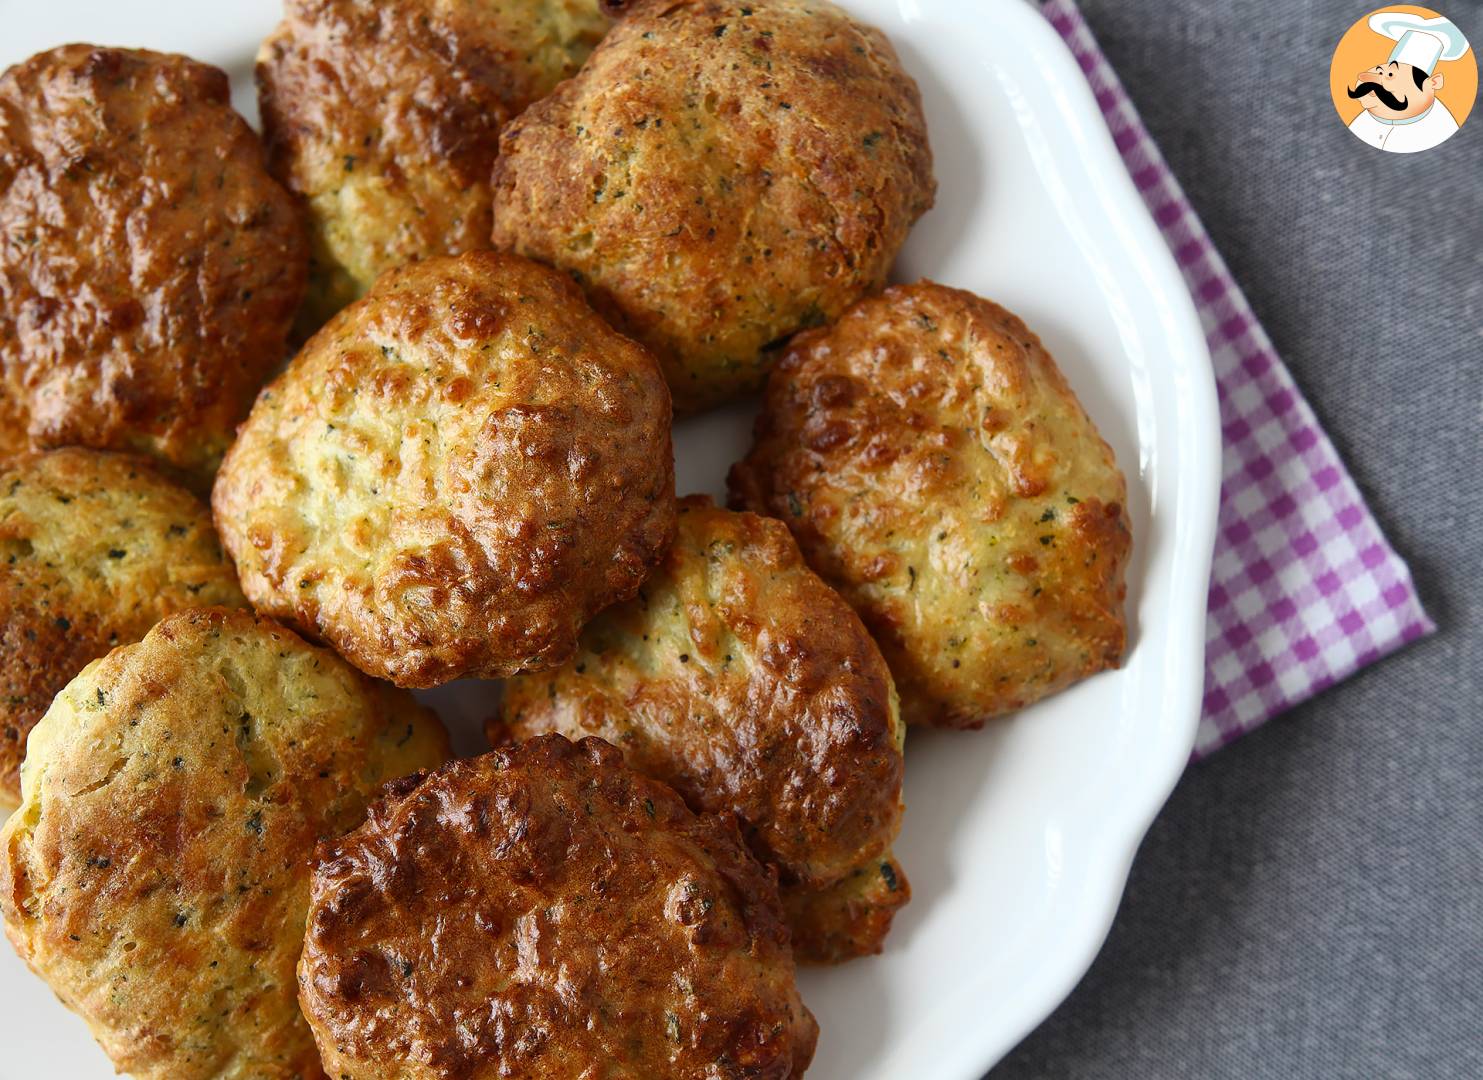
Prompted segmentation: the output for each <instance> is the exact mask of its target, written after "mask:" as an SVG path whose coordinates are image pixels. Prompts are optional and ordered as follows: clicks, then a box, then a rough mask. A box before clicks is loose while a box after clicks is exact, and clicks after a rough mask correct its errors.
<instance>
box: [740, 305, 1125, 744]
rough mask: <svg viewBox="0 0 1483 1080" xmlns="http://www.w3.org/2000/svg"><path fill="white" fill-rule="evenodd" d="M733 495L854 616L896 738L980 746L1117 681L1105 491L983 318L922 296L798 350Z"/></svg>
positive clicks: (994, 324) (1007, 318) (1119, 506)
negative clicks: (933, 731) (788, 533)
mask: <svg viewBox="0 0 1483 1080" xmlns="http://www.w3.org/2000/svg"><path fill="white" fill-rule="evenodd" d="M731 484H732V490H733V494H734V497H735V500H736V502H737V503H738V504H739V505H743V506H746V507H749V508H751V509H755V510H759V511H762V512H766V513H770V514H773V515H775V516H776V517H779V518H781V519H782V520H783V521H784V522H786V523H787V524H788V526H789V527H790V528H791V529H792V530H793V533H794V535H795V536H797V537H798V541H799V544H800V545H801V547H802V548H803V552H804V555H805V556H806V557H807V558H808V561H809V564H810V565H811V566H813V567H814V568H815V569H816V570H818V571H819V573H820V574H821V575H823V577H824V578H825V580H827V581H829V582H831V583H833V584H834V585H835V587H836V588H838V589H839V590H840V592H841V593H843V594H844V596H845V598H846V599H847V600H849V601H850V603H851V604H853V605H854V607H855V609H856V610H857V611H859V612H860V614H861V616H862V617H863V618H864V620H865V624H866V625H867V626H869V627H870V629H871V630H872V631H873V632H874V634H875V636H876V640H877V641H879V642H880V644H881V648H882V651H883V652H884V653H885V655H886V660H887V662H888V663H889V664H890V665H891V671H892V673H893V674H894V675H895V676H896V683H897V686H898V688H899V690H900V692H901V705H902V712H903V714H904V715H905V716H906V718H907V720H908V721H910V722H912V723H923V724H937V725H941V726H945V727H978V726H980V725H982V724H983V723H984V721H986V720H988V719H990V718H991V717H994V716H998V715H1000V714H1002V713H1005V712H1009V711H1011V710H1013V709H1018V708H1021V707H1022V706H1025V705H1028V704H1030V703H1031V702H1033V701H1036V700H1038V699H1039V698H1041V697H1043V696H1045V695H1046V694H1049V693H1052V692H1054V691H1056V690H1059V689H1061V688H1062V687H1065V686H1067V685H1069V684H1070V683H1072V682H1075V681H1076V680H1078V679H1081V678H1083V677H1085V676H1087V675H1091V674H1093V673H1095V672H1098V671H1101V670H1103V669H1105V668H1110V667H1116V666H1117V665H1118V664H1119V663H1120V662H1121V659H1122V654H1123V646H1124V642H1125V630H1124V622H1123V611H1122V606H1123V594H1124V584H1123V574H1124V570H1125V567H1126V565H1127V561H1128V553H1129V547H1130V540H1129V528H1128V518H1127V513H1126V511H1125V509H1124V507H1125V505H1126V502H1127V489H1126V484H1125V482H1124V480H1123V475H1122V472H1121V471H1120V470H1119V469H1118V467H1117V463H1116V461H1114V460H1113V456H1112V450H1111V449H1110V448H1109V447H1108V445H1107V444H1106V443H1105V442H1104V441H1103V440H1102V437H1101V436H1100V435H1099V434H1098V433H1097V429H1096V427H1095V426H1093V424H1092V422H1091V420H1090V418H1088V416H1087V414H1086V412H1085V410H1084V409H1083V408H1082V407H1081V404H1080V402H1078V401H1077V399H1076V396H1075V394H1074V393H1072V391H1071V388H1070V386H1068V385H1067V383H1066V380H1065V378H1064V377H1063V376H1062V375H1061V372H1060V370H1059V369H1058V368H1057V367H1056V364H1055V361H1054V360H1053V359H1052V358H1051V356H1050V354H1049V353H1048V352H1046V350H1045V348H1044V347H1043V346H1042V345H1041V343H1040V339H1039V338H1037V337H1036V336H1035V335H1034V334H1032V333H1031V332H1030V331H1029V330H1028V329H1027V328H1026V326H1025V324H1024V323H1023V322H1022V321H1020V319H1018V318H1017V317H1015V316H1014V315H1012V314H1010V313H1009V312H1008V311H1006V310H1004V309H1003V308H1002V307H1000V306H999V305H997V304H994V303H991V302H990V301H988V300H984V299H981V298H979V297H977V296H974V295H972V294H971V293H967V292H963V291H960V290H958V289H950V288H946V287H944V286H941V285H936V284H933V283H931V282H922V283H919V284H916V285H909V286H898V287H895V288H891V289H888V290H886V292H885V293H884V294H882V295H881V296H879V297H876V298H873V299H870V300H865V301H862V302H861V303H859V304H857V305H856V306H855V307H854V308H852V309H851V310H850V312H849V313H848V314H846V315H845V316H844V317H843V318H842V319H841V320H840V321H839V323H838V324H837V325H835V326H833V327H831V328H829V329H827V330H818V331H813V332H810V333H809V334H806V335H802V336H800V337H799V338H798V339H796V340H795V341H794V343H793V344H792V345H791V346H790V348H789V350H788V354H787V356H786V357H785V358H784V359H783V361H782V362H781V363H780V364H779V366H778V368H777V371H776V373H775V374H774V376H773V377H772V379H771V380H770V382H769V383H768V389H767V398H766V403H765V405H764V408H763V412H762V415H761V416H760V417H759V418H758V421H757V430H756V442H755V445H754V446H753V449H752V452H751V454H750V455H749V456H748V458H747V459H746V460H745V461H744V462H742V463H740V464H739V465H737V466H736V467H735V468H734V469H733V471H732V477H731Z"/></svg>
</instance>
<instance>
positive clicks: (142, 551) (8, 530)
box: [0, 448, 247, 808]
mask: <svg viewBox="0 0 1483 1080" xmlns="http://www.w3.org/2000/svg"><path fill="white" fill-rule="evenodd" d="M203 604H225V605H228V606H241V607H245V606H246V604H247V601H246V600H245V599H244V598H243V596H242V593H241V591H240V590H239V589H238V588H237V574H236V572H235V571H234V570H233V569H232V564H231V563H230V562H228V561H227V558H226V556H225V555H223V554H222V550H221V545H220V544H219V543H218V542H217V539H216V530H215V529H213V528H212V527H211V514H210V512H209V511H208V510H207V509H206V507H205V505H203V504H202V502H201V501H200V500H199V499H197V498H196V497H195V496H194V495H192V494H191V493H190V492H188V491H185V490H183V489H181V488H180V487H178V486H176V485H175V484H174V483H172V482H171V481H169V480H167V479H166V478H165V477H164V476H162V475H160V473H159V472H158V471H157V470H156V469H155V468H154V467H153V466H152V465H150V464H148V463H146V462H145V461H143V460H141V459H139V458H134V457H128V456H126V455H123V454H110V453H104V452H102V451H98V450H84V449H81V448H71V449H66V450H52V451H50V452H48V453H40V454H27V455H23V456H21V457H18V458H14V459H11V460H8V461H0V656H4V657H5V662H4V663H3V664H0V808H5V807H11V806H14V805H15V804H16V803H17V802H18V801H19V800H20V797H21V789H20V767H21V758H22V757H23V756H24V755H25V752H26V735H27V733H28V732H29V731H30V730H31V728H32V727H33V726H35V724H36V721H37V720H39V719H41V714H42V713H44V712H45V711H46V709H47V706H49V705H50V704H51V702H52V698H53V697H55V696H56V693H57V691H58V690H60V689H62V687H64V686H66V685H67V683H68V682H69V681H70V680H71V678H72V677H73V676H74V675H76V674H77V673H78V672H79V671H81V670H82V669H83V667H84V666H86V665H87V663H88V661H90V660H96V659H97V658H98V657H100V656H102V655H103V654H104V653H106V652H108V650H109V649H112V648H113V647H114V646H116V645H123V644H128V643H129V642H133V641H138V640H139V639H140V638H142V637H143V636H144V635H145V634H146V633H148V632H149V629H150V627H152V626H154V624H155V623H157V622H159V620H160V619H162V618H164V617H165V616H166V615H168V614H170V612H172V611H178V610H180V609H181V608H186V607H194V606H199V605H203Z"/></svg>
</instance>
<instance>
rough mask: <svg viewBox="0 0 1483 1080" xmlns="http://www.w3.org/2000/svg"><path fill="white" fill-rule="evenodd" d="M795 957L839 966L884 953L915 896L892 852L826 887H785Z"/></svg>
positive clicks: (810, 961)
mask: <svg viewBox="0 0 1483 1080" xmlns="http://www.w3.org/2000/svg"><path fill="white" fill-rule="evenodd" d="M781 896H782V900H783V913H784V914H785V915H786V916H787V919H788V929H789V930H790V931H791V932H792V935H793V955H794V956H796V957H798V958H799V960H800V961H806V962H809V963H815V964H838V963H842V962H844V961H846V960H852V959H854V958H855V957H857V956H870V955H872V954H874V953H878V952H880V951H881V947H882V945H883V943H884V942H885V940H886V934H888V933H889V932H890V930H891V921H892V920H893V919H894V918H895V917H896V912H897V911H899V910H900V909H901V908H902V907H903V906H905V905H906V903H907V902H908V901H909V900H910V899H911V883H910V882H908V881H907V880H906V873H905V872H904V871H903V870H902V869H901V864H900V863H898V862H897V861H896V860H895V859H894V858H892V857H891V856H890V855H889V854H886V855H884V856H882V857H881V858H879V859H874V860H871V861H870V862H867V863H863V864H861V865H860V866H857V867H856V868H855V869H854V870H852V871H851V872H850V873H849V874H847V875H845V876H844V877H843V878H841V879H840V880H838V881H836V882H835V883H834V884H832V885H829V886H826V887H824V888H822V889H786V888H785V889H783V890H781Z"/></svg>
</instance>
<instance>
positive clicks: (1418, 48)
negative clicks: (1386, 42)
mask: <svg viewBox="0 0 1483 1080" xmlns="http://www.w3.org/2000/svg"><path fill="white" fill-rule="evenodd" d="M1370 29H1371V30H1373V31H1375V33H1377V34H1384V35H1385V36H1386V37H1388V38H1394V39H1395V43H1396V44H1395V48H1394V49H1392V50H1390V59H1391V60H1394V61H1395V62H1396V63H1398V64H1410V65H1412V66H1413V67H1418V68H1420V69H1421V70H1422V71H1424V72H1426V73H1427V74H1428V75H1430V74H1431V73H1432V72H1433V71H1435V70H1436V68H1437V61H1439V60H1456V59H1457V58H1458V57H1460V56H1462V54H1463V53H1465V52H1467V51H1468V39H1467V38H1465V37H1463V34H1462V31H1461V30H1459V29H1458V28H1457V27H1456V25H1454V24H1453V23H1452V22H1451V20H1449V19H1444V18H1442V17H1441V16H1440V15H1438V16H1437V17H1436V18H1434V19H1427V18H1423V17H1422V16H1420V15H1411V14H1408V13H1407V12H1404V11H1379V12H1376V13H1375V14H1374V15H1371V16H1370Z"/></svg>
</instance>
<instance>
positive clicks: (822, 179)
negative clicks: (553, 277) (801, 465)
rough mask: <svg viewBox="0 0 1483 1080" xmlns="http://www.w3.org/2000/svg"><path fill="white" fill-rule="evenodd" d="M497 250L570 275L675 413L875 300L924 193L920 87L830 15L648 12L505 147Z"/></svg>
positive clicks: (844, 20) (725, 1) (658, 6)
mask: <svg viewBox="0 0 1483 1080" xmlns="http://www.w3.org/2000/svg"><path fill="white" fill-rule="evenodd" d="M494 184H495V196H494V242H495V246H496V247H502V248H508V249H510V250H513V251H518V252H521V253H522V254H526V255H530V256H532V257H534V258H537V259H540V260H541V261H543V262H548V263H551V264H552V265H554V266H558V267H561V268H562V269H565V270H567V271H569V272H570V273H571V274H572V275H573V276H574V277H575V278H577V280H578V281H579V282H581V283H582V285H583V286H584V288H585V289H586V290H587V293H588V296H589V297H591V299H592V302H593V304H594V305H595V306H596V307H597V308H598V310H599V311H601V312H602V313H603V314H604V315H606V316H607V317H608V318H609V319H610V320H611V321H613V323H614V325H616V326H618V327H619V328H620V329H623V330H624V331H625V332H627V333H631V334H632V335H633V336H634V337H636V338H638V339H639V340H640V341H642V342H644V343H645V344H647V345H649V346H650V347H651V348H653V349H654V351H655V352H656V353H657V354H658V356H659V358H660V362H661V363H662V364H663V365H664V370H665V375H666V376H667V377H668V378H669V380H670V387H671V390H672V391H673V393H674V398H675V406H676V408H677V409H678V410H680V411H690V410H695V409H700V408H704V407H706V406H708V405H712V404H715V403H716V402H718V401H721V400H724V399H725V398H727V397H730V396H733V395H735V394H737V393H741V392H743V391H746V390H749V389H754V388H756V387H757V386H759V385H760V384H761V381H762V378H763V376H764V374H765V373H766V370H767V367H768V365H769V363H770V362H771V360H772V359H773V358H774V356H775V348H776V346H777V345H778V344H780V343H781V341H782V340H783V339H786V338H787V336H788V335H789V334H791V333H792V332H793V331H795V330H797V329H799V328H800V327H804V326H810V325H816V324H819V323H823V322H826V321H829V320H831V319H833V318H835V317H836V316H837V315H838V314H839V313H840V312H842V311H843V310H844V309H845V308H846V307H847V306H848V305H849V304H850V303H852V302H853V301H854V300H856V299H858V298H859V297H860V296H862V295H864V294H866V293H868V292H871V291H873V290H875V289H877V288H879V287H880V286H882V285H883V284H885V281H886V274H887V271H888V270H889V269H890V265H891V261H892V259H893V258H894V257H895V255H896V251H897V249H899V248H900V246H901V244H902V242H903V241H904V240H905V239H906V233H907V230H908V229H909V228H910V226H911V224H912V222H914V221H915V220H916V219H917V218H918V217H920V216H921V215H922V214H923V213H924V212H926V210H927V209H928V208H929V207H930V206H931V205H932V199H933V194H934V191H935V184H934V181H933V179H932V156H931V152H930V151H929V149H928V146H927V130H926V123H925V121H924V119H923V116H922V108H921V100H920V96H919V94H918V92H917V87H916V84H915V83H914V82H913V81H912V79H911V78H910V77H909V76H908V75H907V74H906V73H905V72H904V71H903V70H902V69H901V65H900V62H899V60H898V59H897V57H896V54H895V52H894V51H893V49H892V48H891V45H890V43H889V42H888V41H887V40H886V38H885V35H883V34H882V33H880V31H878V30H876V29H874V28H873V27H869V26H863V25H861V24H860V23H857V22H855V21H853V20H852V19H850V18H849V17H848V16H847V15H846V14H845V13H844V12H843V11H841V10H840V9H839V8H837V7H835V6H834V5H833V4H831V3H828V2H827V0H745V2H742V0H735V2H732V0H674V2H672V0H646V2H641V3H638V4H634V5H632V8H631V10H629V11H627V13H626V14H625V15H624V17H623V19H622V20H621V21H620V22H619V23H618V24H617V25H616V26H615V27H614V28H613V30H612V31H611V32H610V33H609V34H608V36H607V37H606V38H605V39H604V40H603V43H602V44H601V45H599V46H598V48H597V49H596V50H595V51H594V52H593V54H592V56H591V57H590V58H589V60H588V62H587V64H586V65H585V66H584V67H583V69H582V71H581V72H579V73H578V74H577V76H576V77H575V78H573V79H572V80H570V81H569V82H567V83H565V84H563V85H562V86H560V87H558V88H557V89H556V91H555V92H554V93H552V94H551V96H550V97H548V98H545V99H544V100H542V101H540V102H537V103H536V104H535V105H533V106H532V107H531V108H530V109H528V110H527V111H526V112H525V113H524V114H522V115H521V116H520V117H518V118H517V119H516V120H515V121H514V122H513V123H511V124H510V125H509V126H508V127H507V128H506V129H505V132H504V134H503V135H502V137H501V139H500V158H499V160H498V161H497V162H496V163H495V172H494Z"/></svg>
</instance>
